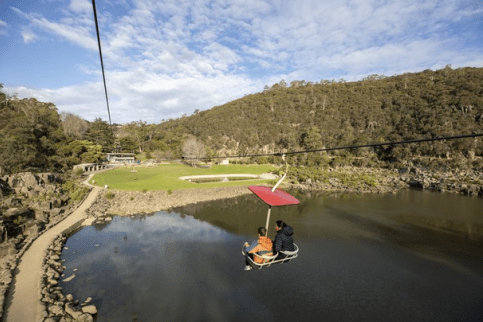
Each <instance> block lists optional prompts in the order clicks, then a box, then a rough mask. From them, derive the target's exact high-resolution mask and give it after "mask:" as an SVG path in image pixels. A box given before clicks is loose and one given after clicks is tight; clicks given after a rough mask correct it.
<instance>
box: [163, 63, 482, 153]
mask: <svg viewBox="0 0 483 322" xmlns="http://www.w3.org/2000/svg"><path fill="white" fill-rule="evenodd" d="M482 112H483V69H482V68H461V69H455V70H452V69H451V68H450V67H449V66H447V67H446V68H444V69H442V70H437V71H431V70H426V71H423V72H420V73H413V74H404V75H397V76H392V77H384V76H379V75H371V76H368V77H366V78H365V79H364V80H362V81H358V82H345V81H343V80H340V81H321V82H320V83H317V84H313V83H306V82H304V81H295V82H292V83H291V84H290V86H287V84H285V82H284V81H281V82H280V83H278V84H275V85H273V86H271V87H266V88H265V90H264V91H263V92H262V93H258V94H253V95H248V96H246V97H244V98H241V99H238V100H236V101H233V102H229V103H227V104H225V105H222V106H217V107H214V108H213V109H211V110H208V111H203V112H199V113H196V114H195V115H192V116H190V117H182V118H180V119H177V120H171V121H168V122H164V123H162V124H160V125H159V126H158V129H157V131H158V133H159V135H160V137H163V135H168V136H169V135H171V133H173V132H174V133H180V132H181V133H188V134H191V135H194V136H196V137H198V138H200V139H201V141H203V142H204V143H205V144H206V145H207V147H208V148H209V149H212V150H214V151H216V152H217V153H218V154H223V153H227V154H251V153H257V152H279V151H294V150H302V149H315V148H322V147H335V146H346V145H354V144H355V145H359V144H364V143H377V142H386V141H400V140H408V139H416V138H428V137H436V136H451V135H458V134H470V133H475V132H478V133H481V132H482V131H483V120H482ZM352 152H353V153H355V154H358V155H360V154H361V153H369V152H371V150H369V149H366V150H365V152H364V151H352ZM375 152H377V155H378V157H379V159H382V160H386V161H398V160H405V159H408V158H412V157H419V156H435V157H444V158H446V157H448V158H452V157H455V156H457V155H461V154H462V155H463V156H465V157H467V158H469V159H472V158H473V157H474V156H475V155H476V156H482V154H483V144H482V142H481V139H464V140H454V141H446V142H442V141H437V142H432V143H421V144H411V145H405V146H395V147H393V148H387V149H377V150H375ZM339 153H341V152H335V154H339Z"/></svg>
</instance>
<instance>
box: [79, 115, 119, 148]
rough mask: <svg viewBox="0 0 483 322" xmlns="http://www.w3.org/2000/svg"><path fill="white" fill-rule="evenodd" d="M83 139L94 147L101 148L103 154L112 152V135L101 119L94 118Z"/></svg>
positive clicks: (106, 124)
mask: <svg viewBox="0 0 483 322" xmlns="http://www.w3.org/2000/svg"><path fill="white" fill-rule="evenodd" d="M85 137H86V139H87V140H89V141H91V142H94V143H95V144H96V145H100V146H102V151H103V152H112V151H113V150H114V134H113V132H112V130H111V128H110V127H109V124H108V123H107V122H106V121H103V120H102V119H101V118H96V119H95V120H94V122H92V123H90V124H89V128H88V129H87V132H86V135H85Z"/></svg>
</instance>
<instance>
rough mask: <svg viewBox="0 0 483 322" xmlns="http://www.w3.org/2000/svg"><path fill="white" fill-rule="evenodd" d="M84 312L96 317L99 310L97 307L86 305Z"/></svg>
mask: <svg viewBox="0 0 483 322" xmlns="http://www.w3.org/2000/svg"><path fill="white" fill-rule="evenodd" d="M82 312H84V313H89V314H92V315H95V314H96V313H97V308H96V306H95V305H86V306H84V307H82Z"/></svg>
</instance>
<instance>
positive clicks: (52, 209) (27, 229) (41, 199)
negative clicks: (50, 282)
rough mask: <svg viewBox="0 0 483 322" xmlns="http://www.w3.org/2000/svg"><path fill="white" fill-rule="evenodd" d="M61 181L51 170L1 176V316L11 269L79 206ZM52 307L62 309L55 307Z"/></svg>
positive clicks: (55, 309) (9, 282) (0, 315)
mask: <svg viewBox="0 0 483 322" xmlns="http://www.w3.org/2000/svg"><path fill="white" fill-rule="evenodd" d="M59 181H60V179H59V177H58V176H56V175H54V174H50V173H44V174H32V173H30V172H27V173H20V174H16V175H12V176H4V177H2V178H0V190H1V193H0V216H1V218H0V320H1V318H2V316H3V303H4V300H5V296H6V292H7V291H8V288H9V287H10V284H11V282H12V274H11V272H13V271H14V270H15V269H16V267H17V265H18V261H19V259H20V257H22V255H23V253H24V252H25V251H26V250H27V248H28V247H29V246H30V245H31V243H32V242H33V241H34V240H35V239H36V238H38V237H39V236H40V235H41V234H42V233H43V232H45V231H46V230H47V229H49V228H50V227H52V226H54V225H56V224H57V223H58V222H59V221H61V220H62V219H64V218H65V217H66V216H68V215H69V214H71V213H72V211H73V210H74V209H75V208H76V204H72V205H69V204H68V203H67V201H68V200H69V199H68V197H63V196H62V193H63V191H62V189H61V187H60V184H59ZM58 196H60V197H58ZM81 202H82V201H81ZM54 275H55V274H54ZM51 310H53V311H54V312H56V313H58V311H59V310H58V309H57V308H55V307H53V308H52V309H51ZM54 321H57V319H54Z"/></svg>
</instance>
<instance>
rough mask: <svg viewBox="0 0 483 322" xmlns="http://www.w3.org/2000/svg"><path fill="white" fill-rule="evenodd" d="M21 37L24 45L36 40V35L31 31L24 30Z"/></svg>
mask: <svg viewBox="0 0 483 322" xmlns="http://www.w3.org/2000/svg"><path fill="white" fill-rule="evenodd" d="M22 37H23V42H24V43H26V44H28V43H31V42H33V41H35V39H37V35H36V34H35V33H33V32H32V30H29V29H24V30H23V31H22Z"/></svg>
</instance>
